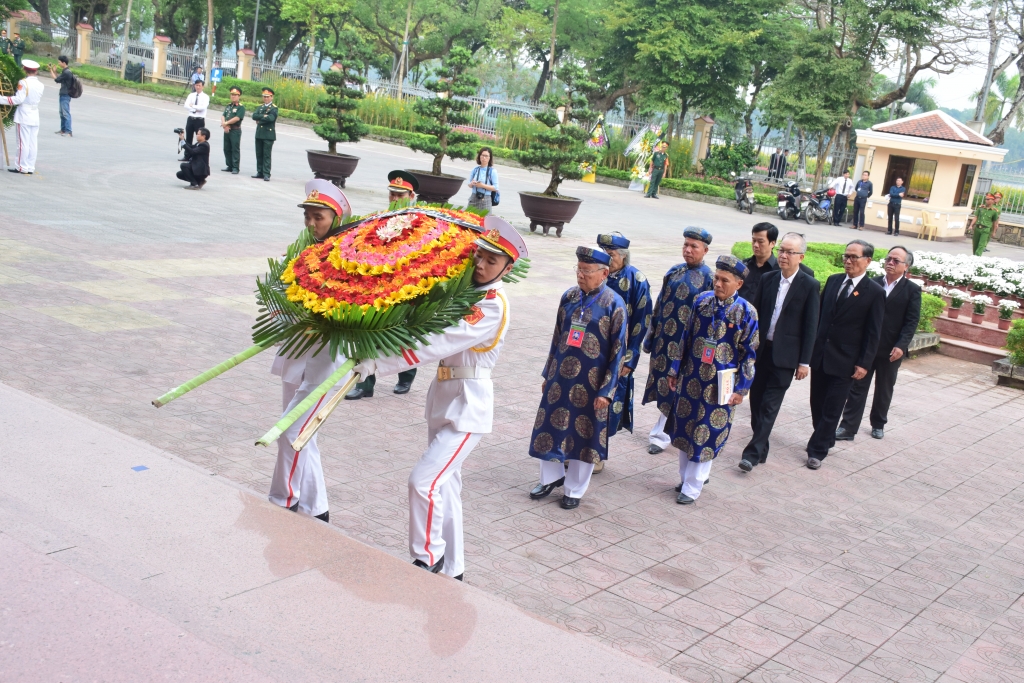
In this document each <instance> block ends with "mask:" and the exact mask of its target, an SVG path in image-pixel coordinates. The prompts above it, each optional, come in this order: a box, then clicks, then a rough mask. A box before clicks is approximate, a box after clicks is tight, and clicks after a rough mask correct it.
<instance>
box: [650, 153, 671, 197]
mask: <svg viewBox="0 0 1024 683" xmlns="http://www.w3.org/2000/svg"><path fill="white" fill-rule="evenodd" d="M668 166H669V162H668V144H666V143H664V142H659V143H658V144H656V145H655V146H654V154H652V155H651V166H650V168H649V169H648V171H649V172H650V174H651V183H650V185H648V186H647V194H646V195H644V196H645V197H648V198H650V199H660V197H658V188H659V187H660V186H661V180H662V178H664V177H665V173H666V172H667V171H668Z"/></svg>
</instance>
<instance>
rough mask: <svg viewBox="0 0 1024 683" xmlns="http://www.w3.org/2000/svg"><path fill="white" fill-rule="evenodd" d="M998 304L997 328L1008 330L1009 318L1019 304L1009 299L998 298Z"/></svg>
mask: <svg viewBox="0 0 1024 683" xmlns="http://www.w3.org/2000/svg"><path fill="white" fill-rule="evenodd" d="M998 305H999V329H1001V330H1008V329H1010V319H1011V318H1013V313H1014V311H1016V310H1017V309H1018V308H1020V304H1019V303H1017V302H1016V301H1011V300H1010V299H1000V300H999V304H998Z"/></svg>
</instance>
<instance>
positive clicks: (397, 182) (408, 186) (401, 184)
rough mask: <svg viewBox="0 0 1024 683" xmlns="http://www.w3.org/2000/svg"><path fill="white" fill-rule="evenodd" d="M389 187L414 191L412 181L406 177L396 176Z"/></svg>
mask: <svg viewBox="0 0 1024 683" xmlns="http://www.w3.org/2000/svg"><path fill="white" fill-rule="evenodd" d="M388 187H390V188H392V189H395V190H405V191H406V192H413V189H412V183H410V182H409V181H408V180H405V179H404V178H395V179H394V180H392V181H391V183H390V184H389V185H388Z"/></svg>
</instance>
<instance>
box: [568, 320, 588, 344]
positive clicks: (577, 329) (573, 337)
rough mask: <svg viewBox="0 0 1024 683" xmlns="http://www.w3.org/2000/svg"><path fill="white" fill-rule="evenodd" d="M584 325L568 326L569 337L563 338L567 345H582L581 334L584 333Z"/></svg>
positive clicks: (585, 329) (585, 330) (585, 328)
mask: <svg viewBox="0 0 1024 683" xmlns="http://www.w3.org/2000/svg"><path fill="white" fill-rule="evenodd" d="M586 332H587V327H586V325H573V326H572V327H570V328H569V338H568V339H566V340H565V343H566V344H567V345H568V346H572V347H574V348H577V349H578V348H580V347H581V346H583V335H584V334H586Z"/></svg>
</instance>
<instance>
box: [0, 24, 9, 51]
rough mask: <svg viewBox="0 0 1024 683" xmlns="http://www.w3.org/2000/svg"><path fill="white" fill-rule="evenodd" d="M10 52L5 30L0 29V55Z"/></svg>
mask: <svg viewBox="0 0 1024 683" xmlns="http://www.w3.org/2000/svg"><path fill="white" fill-rule="evenodd" d="M10 51H11V39H10V38H8V37H7V29H0V55H5V54H7V53H8V52H10Z"/></svg>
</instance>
